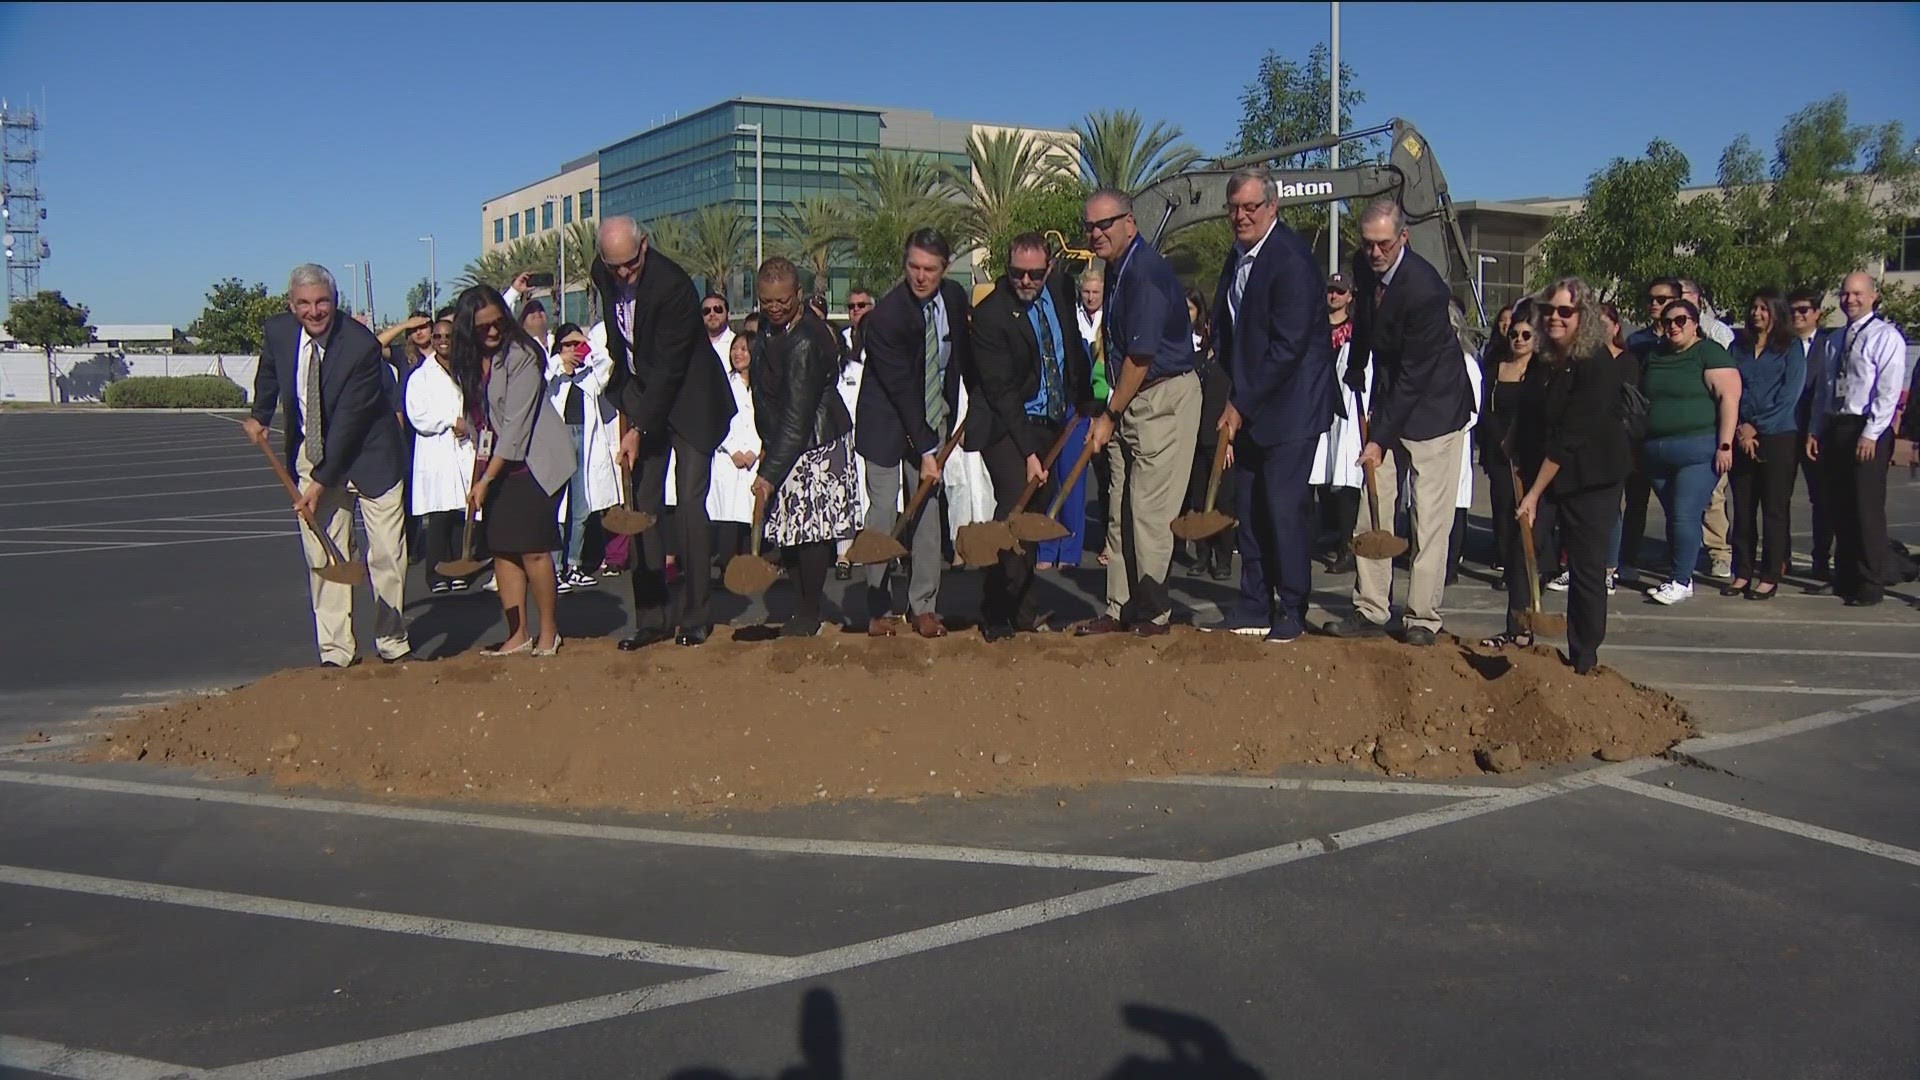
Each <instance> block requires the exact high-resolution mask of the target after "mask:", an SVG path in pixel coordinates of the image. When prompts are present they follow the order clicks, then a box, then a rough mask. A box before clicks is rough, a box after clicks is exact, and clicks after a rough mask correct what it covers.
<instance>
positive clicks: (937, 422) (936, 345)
mask: <svg viewBox="0 0 1920 1080" xmlns="http://www.w3.org/2000/svg"><path fill="white" fill-rule="evenodd" d="M921 314H922V315H923V316H925V318H926V320H927V423H928V424H929V425H931V426H932V427H933V429H934V430H935V431H939V430H941V428H942V426H943V425H945V424H946V422H947V385H946V384H947V380H946V378H945V375H946V372H944V371H942V370H941V368H940V321H939V320H938V319H936V318H934V317H933V316H934V312H933V301H931V300H929V301H927V303H926V307H925V308H923V309H922V311H921Z"/></svg>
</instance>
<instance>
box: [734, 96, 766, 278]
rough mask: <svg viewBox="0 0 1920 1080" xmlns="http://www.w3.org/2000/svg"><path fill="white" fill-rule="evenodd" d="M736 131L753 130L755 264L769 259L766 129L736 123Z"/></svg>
mask: <svg viewBox="0 0 1920 1080" xmlns="http://www.w3.org/2000/svg"><path fill="white" fill-rule="evenodd" d="M733 130H735V131H751V132H753V266H754V269H756V270H758V269H759V268H760V264H761V263H763V262H766V261H767V172H766V129H765V128H764V127H762V126H761V125H759V124H735V125H733Z"/></svg>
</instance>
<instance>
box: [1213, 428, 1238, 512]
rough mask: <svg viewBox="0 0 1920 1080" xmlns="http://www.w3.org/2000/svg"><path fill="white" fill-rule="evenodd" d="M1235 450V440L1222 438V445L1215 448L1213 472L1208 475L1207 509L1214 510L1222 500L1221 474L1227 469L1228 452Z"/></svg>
mask: <svg viewBox="0 0 1920 1080" xmlns="http://www.w3.org/2000/svg"><path fill="white" fill-rule="evenodd" d="M1232 450H1233V442H1232V440H1230V439H1225V438H1222V439H1221V440H1220V445H1218V446H1216V447H1214V448H1213V472H1212V473H1210V474H1208V476H1207V509H1209V510H1212V509H1213V508H1214V504H1215V503H1217V502H1219V501H1220V474H1221V473H1223V472H1225V471H1226V469H1227V454H1228V453H1229V452H1231V451H1232Z"/></svg>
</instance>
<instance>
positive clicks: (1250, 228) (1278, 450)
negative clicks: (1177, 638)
mask: <svg viewBox="0 0 1920 1080" xmlns="http://www.w3.org/2000/svg"><path fill="white" fill-rule="evenodd" d="M1279 197H1280V192H1279V189H1278V187H1277V185H1276V184H1275V183H1274V179H1273V174H1272V173H1270V172H1268V171H1267V169H1265V168H1264V167H1258V166H1256V167H1253V168H1247V169H1241V170H1239V171H1238V172H1236V173H1234V174H1233V176H1232V177H1231V178H1229V179H1228V181H1227V215H1228V218H1229V220H1230V221H1231V222H1232V224H1233V235H1234V241H1235V242H1234V246H1233V251H1232V252H1231V253H1230V254H1229V255H1228V256H1227V264H1226V267H1225V268H1224V269H1223V270H1222V271H1221V274H1220V289H1219V294H1218V296H1217V297H1216V299H1215V301H1214V313H1213V327H1214V330H1213V334H1214V343H1215V350H1216V352H1217V354H1218V355H1219V357H1220V362H1221V363H1222V364H1224V365H1225V367H1226V370H1227V374H1228V375H1229V376H1230V377H1231V378H1232V380H1233V390H1232V394H1231V396H1230V397H1229V398H1228V401H1227V407H1226V409H1225V410H1224V411H1223V412H1222V414H1221V416H1220V434H1221V436H1222V437H1223V438H1226V439H1229V440H1231V441H1232V443H1233V449H1232V454H1233V461H1234V467H1236V468H1240V469H1244V470H1246V477H1245V478H1244V479H1243V480H1242V481H1241V483H1240V485H1239V490H1238V498H1237V499H1236V500H1235V503H1236V506H1235V516H1237V517H1238V518H1239V519H1240V599H1239V601H1238V603H1237V604H1236V605H1234V606H1233V607H1231V608H1229V609H1228V611H1227V612H1226V615H1225V618H1224V619H1223V620H1222V622H1221V623H1220V625H1219V626H1218V627H1216V628H1215V629H1221V630H1231V631H1233V632H1234V633H1236V634H1247V635H1259V636H1264V637H1265V638H1266V639H1267V640H1268V641H1271V642H1277V643H1284V642H1289V641H1295V640H1297V639H1298V638H1299V637H1300V635H1301V634H1302V633H1303V632H1304V630H1305V619H1306V614H1307V593H1308V591H1309V590H1310V589H1311V588H1312V584H1313V567H1312V544H1313V525H1312V520H1313V514H1312V511H1313V497H1312V492H1311V489H1310V488H1309V486H1308V483H1307V480H1308V474H1309V473H1310V472H1311V471H1312V469H1313V452H1314V447H1315V446H1316V444H1318V442H1319V440H1320V436H1321V435H1322V434H1324V433H1325V432H1326V430H1327V428H1328V427H1330V426H1332V423H1333V413H1334V409H1335V408H1336V407H1337V406H1336V404H1335V402H1336V397H1335V392H1334V376H1333V349H1332V347H1331V344H1330V339H1329V338H1328V336H1327V329H1326V314H1325V306H1324V305H1325V301H1324V300H1323V299H1322V298H1321V297H1322V294H1321V286H1322V282H1323V280H1324V279H1323V277H1322V276H1321V273H1320V269H1319V267H1318V266H1316V265H1315V264H1314V260H1313V250H1312V249H1311V248H1309V247H1308V246H1307V244H1306V242H1305V241H1304V240H1302V239H1300V237H1299V235H1298V234H1296V233H1295V232H1294V231H1293V230H1292V229H1290V228H1288V227H1287V226H1286V225H1284V224H1282V223H1281V221H1280V200H1279Z"/></svg>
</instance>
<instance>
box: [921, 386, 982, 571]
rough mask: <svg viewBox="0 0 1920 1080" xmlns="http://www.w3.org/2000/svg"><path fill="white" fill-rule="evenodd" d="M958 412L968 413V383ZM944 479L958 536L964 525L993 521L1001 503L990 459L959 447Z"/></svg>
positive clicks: (951, 527)
mask: <svg viewBox="0 0 1920 1080" xmlns="http://www.w3.org/2000/svg"><path fill="white" fill-rule="evenodd" d="M957 415H959V416H961V417H963V418H964V417H965V416H966V415H967V388H966V386H965V385H964V384H962V385H961V387H960V409H959V412H958V413H957ZM940 480H941V486H942V487H944V488H946V489H947V530H948V531H949V532H950V533H952V534H953V536H954V537H955V538H956V539H957V538H958V537H959V535H960V526H962V525H971V524H973V523H974V522H977V521H992V520H993V512H994V511H995V510H996V509H998V508H999V504H998V502H997V501H996V500H995V499H994V497H993V476H992V474H990V473H988V472H987V459H986V458H984V457H982V456H981V455H980V454H977V453H969V452H968V451H965V450H960V449H957V448H956V449H955V450H954V452H953V453H952V454H951V455H949V456H948V457H947V467H946V470H945V471H944V472H942V473H941V474H940ZM922 512H923V513H924V512H925V511H922Z"/></svg>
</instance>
